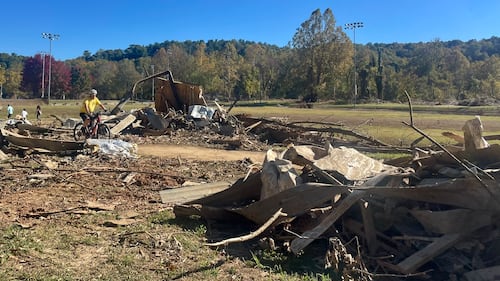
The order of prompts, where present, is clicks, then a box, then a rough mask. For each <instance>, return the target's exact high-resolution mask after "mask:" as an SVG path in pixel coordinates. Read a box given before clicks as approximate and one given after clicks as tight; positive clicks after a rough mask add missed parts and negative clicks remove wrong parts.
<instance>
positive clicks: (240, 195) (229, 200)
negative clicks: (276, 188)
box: [186, 171, 262, 207]
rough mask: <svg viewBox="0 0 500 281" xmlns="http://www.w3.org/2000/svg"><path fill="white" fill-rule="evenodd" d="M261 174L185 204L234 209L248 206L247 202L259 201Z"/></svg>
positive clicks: (240, 180) (243, 179)
mask: <svg viewBox="0 0 500 281" xmlns="http://www.w3.org/2000/svg"><path fill="white" fill-rule="evenodd" d="M260 174H261V172H260V171H259V172H257V173H254V174H251V175H249V176H248V178H240V179H238V180H237V181H236V182H235V183H234V184H233V185H232V186H231V187H230V188H228V189H226V190H223V191H221V192H217V193H214V194H212V195H210V196H207V197H203V198H200V199H196V200H193V201H190V202H187V203H186V204H200V205H203V206H211V207H234V206H242V205H244V204H248V202H252V201H256V200H259V198H260V189H261V187H262V181H261V179H260Z"/></svg>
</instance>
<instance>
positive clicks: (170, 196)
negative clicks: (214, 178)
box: [160, 181, 231, 204]
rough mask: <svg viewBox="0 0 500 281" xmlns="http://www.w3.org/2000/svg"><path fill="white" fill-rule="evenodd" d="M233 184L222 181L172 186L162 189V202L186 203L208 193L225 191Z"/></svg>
mask: <svg viewBox="0 0 500 281" xmlns="http://www.w3.org/2000/svg"><path fill="white" fill-rule="evenodd" d="M229 186H231V183H230V182H227V181H220V182H214V183H207V184H200V185H193V186H185V187H179V188H171V189H165V190H161V191H160V197H161V201H162V203H165V204H169V203H176V204H180V203H185V202H188V201H192V200H196V199H199V198H202V197H206V196H208V195H211V194H214V193H217V192H220V191H223V190H225V189H228V188H229Z"/></svg>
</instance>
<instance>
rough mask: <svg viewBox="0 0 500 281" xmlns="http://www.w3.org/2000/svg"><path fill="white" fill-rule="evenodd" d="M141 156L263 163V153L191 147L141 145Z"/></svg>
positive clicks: (139, 150) (139, 151) (139, 149)
mask: <svg viewBox="0 0 500 281" xmlns="http://www.w3.org/2000/svg"><path fill="white" fill-rule="evenodd" d="M138 153H139V155H141V156H157V157H168V158H179V157H180V158H184V159H190V160H200V161H237V160H243V159H251V160H252V162H254V163H262V162H263V161H264V155H265V152H255V151H241V150H225V149H215V148H206V147H199V146H192V145H174V144H141V145H139V146H138Z"/></svg>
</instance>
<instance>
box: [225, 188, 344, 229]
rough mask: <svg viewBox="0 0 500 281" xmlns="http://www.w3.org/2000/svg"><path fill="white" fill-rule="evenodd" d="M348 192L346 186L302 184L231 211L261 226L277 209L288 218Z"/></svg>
mask: <svg viewBox="0 0 500 281" xmlns="http://www.w3.org/2000/svg"><path fill="white" fill-rule="evenodd" d="M348 192H349V187H347V186H335V185H329V184H321V183H304V184H300V185H297V186H295V187H292V188H289V189H285V190H283V191H282V192H280V193H276V194H274V195H272V196H270V197H268V198H265V199H263V200H260V201H257V202H255V203H252V204H250V205H247V206H245V207H242V208H237V209H233V210H232V211H234V212H236V213H238V214H240V215H243V216H244V217H246V218H248V219H249V220H251V221H253V222H255V223H257V224H262V223H264V222H266V221H267V220H268V219H269V218H270V217H271V216H272V215H273V214H274V212H276V210H277V208H282V209H283V213H286V214H287V215H288V216H289V217H293V216H298V215H302V214H304V213H305V212H307V211H309V210H310V209H311V208H316V207H320V206H321V205H322V204H324V203H325V202H328V201H331V200H332V199H333V197H334V196H335V195H338V194H345V193H348Z"/></svg>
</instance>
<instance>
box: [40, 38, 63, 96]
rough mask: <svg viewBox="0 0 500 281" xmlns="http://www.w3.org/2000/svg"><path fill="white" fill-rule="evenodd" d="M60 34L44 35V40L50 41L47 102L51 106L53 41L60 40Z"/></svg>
mask: <svg viewBox="0 0 500 281" xmlns="http://www.w3.org/2000/svg"><path fill="white" fill-rule="evenodd" d="M59 37H60V36H59V34H52V33H46V32H43V33H42V38H44V39H49V86H48V92H47V101H48V104H49V105H50V82H51V80H52V41H54V40H57V39H59Z"/></svg>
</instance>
